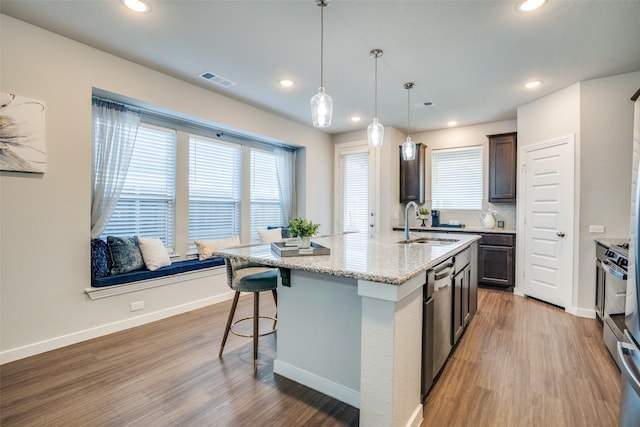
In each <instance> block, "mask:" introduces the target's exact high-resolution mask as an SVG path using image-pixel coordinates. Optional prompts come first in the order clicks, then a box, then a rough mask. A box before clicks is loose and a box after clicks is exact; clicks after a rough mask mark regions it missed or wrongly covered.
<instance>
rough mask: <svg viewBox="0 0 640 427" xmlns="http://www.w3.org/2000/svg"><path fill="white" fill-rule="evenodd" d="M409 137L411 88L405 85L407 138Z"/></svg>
mask: <svg viewBox="0 0 640 427" xmlns="http://www.w3.org/2000/svg"><path fill="white" fill-rule="evenodd" d="M410 136H411V86H410V85H407V138H408V137H410Z"/></svg>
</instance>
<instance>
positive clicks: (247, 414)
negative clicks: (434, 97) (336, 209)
mask: <svg viewBox="0 0 640 427" xmlns="http://www.w3.org/2000/svg"><path fill="white" fill-rule="evenodd" d="M479 299H480V301H479V305H480V309H479V311H478V313H477V314H476V316H475V318H474V321H473V322H472V324H471V326H470V327H469V329H468V330H467V332H466V333H465V335H464V336H463V338H462V340H461V342H460V345H459V346H458V349H457V351H456V353H455V354H454V356H453V357H452V358H451V359H450V361H449V362H448V364H447V366H446V368H445V371H444V372H443V375H442V377H441V379H440V381H439V383H438V384H437V385H436V386H435V388H434V390H433V392H432V393H431V395H430V396H429V399H428V400H427V402H426V403H425V408H424V416H425V422H424V423H423V425H424V426H432V425H433V426H502V425H504V426H545V427H548V426H614V425H616V420H617V411H618V400H619V391H618V387H619V385H618V381H619V372H618V371H617V369H616V367H615V364H614V363H613V362H612V360H611V359H610V357H609V356H608V353H606V349H605V348H604V345H603V344H602V340H601V338H600V336H599V329H598V328H599V327H598V325H597V323H596V321H595V320H590V319H580V318H575V317H573V316H570V315H567V314H566V313H564V312H563V311H562V310H559V309H556V308H554V307H551V306H548V305H546V304H543V303H540V302H537V301H534V300H530V299H525V298H520V297H515V296H513V295H512V294H508V293H503V292H498V291H491V290H480V295H479ZM229 304H230V303H222V304H217V305H215V306H210V307H206V308H203V309H200V310H196V311H192V312H190V313H185V314H182V315H179V316H174V317H172V318H169V319H164V320H161V321H158V322H154V323H152V324H148V325H144V326H140V327H137V328H133V329H130V330H127V331H123V332H119V333H115V334H112V335H109V336H106V337H101V338H98V339H94V340H90V341H86V342H83V343H79V344H76V345H73V346H69V347H66V348H63V349H59V350H55V351H51V352H48V353H45V354H41V355H37V356H34V357H30V358H27V359H23V360H19V361H15V362H11V363H7V364H5V365H2V366H1V367H0V425H2V426H32V425H42V426H56V425H66V426H76V425H82V426H123V425H131V426H149V425H154V426H164V425H171V426H178V425H180V426H182V425H190V426H209V425H215V426H253V425H260V426H302V425H304V426H351V425H357V424H358V410H357V409H355V408H353V407H350V406H348V405H345V404H343V403H341V402H338V401H336V400H334V399H331V398H329V397H327V396H324V395H322V394H320V393H317V392H315V391H313V390H310V389H308V388H306V387H303V386H301V385H298V384H296V383H294V382H292V381H289V380H287V379H285V378H282V377H279V376H277V375H274V374H273V359H274V357H275V343H276V337H275V335H270V336H267V337H262V338H261V339H260V354H259V368H258V375H257V377H254V376H253V373H252V350H251V340H249V339H245V338H239V337H236V336H234V335H231V336H230V338H229V341H228V342H227V347H226V349H225V354H224V357H223V358H222V359H218V357H217V353H218V346H219V343H220V340H221V336H222V332H223V328H224V323H225V320H226V316H227V313H228V309H229ZM251 306H252V300H251V298H250V297H248V298H247V297H243V298H242V299H241V301H240V304H239V307H238V310H239V314H240V315H243V316H246V315H249V314H250V311H251V308H252V307H251ZM261 311H262V312H263V313H267V314H271V313H273V311H274V307H273V302H272V300H271V298H267V297H266V295H265V297H263V298H262V302H261ZM247 327H250V325H247ZM264 327H265V328H266V327H268V324H265V325H264Z"/></svg>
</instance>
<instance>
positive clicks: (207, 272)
mask: <svg viewBox="0 0 640 427" xmlns="http://www.w3.org/2000/svg"><path fill="white" fill-rule="evenodd" d="M221 274H226V269H225V267H224V265H222V266H217V267H212V268H203V269H201V270H195V271H188V272H185V273H179V274H172V275H170V276H164V277H158V278H153V279H147V280H139V281H136V282H129V283H123V284H121V285H113V286H106V287H103V288H93V287H92V288H86V289H85V290H84V291H85V293H86V294H87V295H88V296H89V298H90V299H92V300H97V299H101V298H108V297H112V296H115V295H122V294H128V293H131V292H137V291H141V290H144V289H151V288H157V287H159V286H165V285H171V284H174V283H180V282H184V281H185V280H194V279H200V278H203V277H209V276H218V275H221Z"/></svg>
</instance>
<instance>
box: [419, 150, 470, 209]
mask: <svg viewBox="0 0 640 427" xmlns="http://www.w3.org/2000/svg"><path fill="white" fill-rule="evenodd" d="M431 160H432V161H431V208H432V209H461V210H465V209H468V210H471V209H478V210H479V209H482V146H476V147H464V148H455V149H448V150H434V151H433V152H432V154H431Z"/></svg>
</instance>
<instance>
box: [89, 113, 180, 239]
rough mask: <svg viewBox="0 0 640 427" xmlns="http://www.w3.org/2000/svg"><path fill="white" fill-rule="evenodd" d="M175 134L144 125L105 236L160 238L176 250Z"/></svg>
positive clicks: (103, 235) (106, 227) (140, 128)
mask: <svg viewBox="0 0 640 427" xmlns="http://www.w3.org/2000/svg"><path fill="white" fill-rule="evenodd" d="M175 162H176V132H175V131H174V130H171V129H164V128H160V127H156V126H150V125H146V124H141V125H140V127H139V128H138V134H137V137H136V143H135V148H134V149H133V155H132V157H131V163H130V164H129V171H128V173H127V177H126V179H125V183H124V187H123V189H122V193H121V194H120V198H119V199H118V203H117V204H116V208H115V210H114V212H113V214H112V215H111V218H110V219H109V222H108V223H107V224H106V226H105V228H104V230H103V231H102V235H101V237H102V238H103V239H105V238H106V236H108V235H110V236H120V237H125V236H145V237H154V238H160V240H162V242H163V243H164V244H165V246H166V247H167V248H170V249H171V248H173V247H174V244H175V241H174V219H175Z"/></svg>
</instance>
